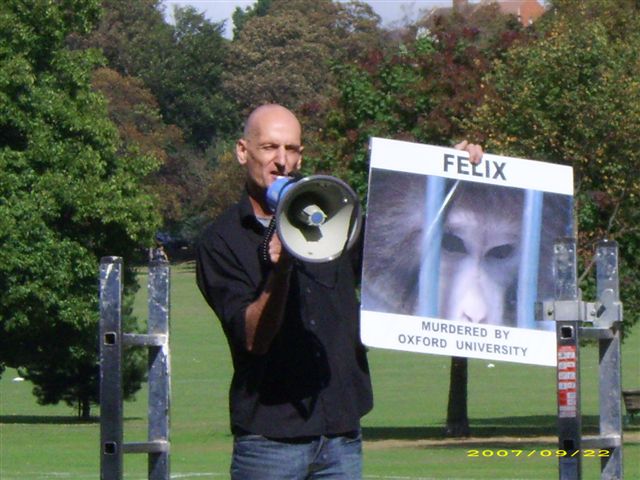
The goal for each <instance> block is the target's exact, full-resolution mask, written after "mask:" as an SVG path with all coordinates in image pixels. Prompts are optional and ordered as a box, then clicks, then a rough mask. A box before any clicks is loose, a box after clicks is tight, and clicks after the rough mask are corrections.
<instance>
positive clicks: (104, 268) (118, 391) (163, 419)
mask: <svg viewBox="0 0 640 480" xmlns="http://www.w3.org/2000/svg"><path fill="white" fill-rule="evenodd" d="M121 271H122V259H120V258H118V257H105V258H104V259H103V260H102V262H101V265H100V338H101V343H100V345H101V347H100V404H101V415H100V432H101V445H102V452H101V463H100V472H101V477H100V478H101V479H103V480H121V479H122V475H123V454H125V453H145V454H148V458H149V464H148V478H149V480H169V478H170V468H169V454H170V442H169V407H170V398H171V386H170V379H171V370H170V354H169V291H170V285H169V277H170V270H169V263H168V262H167V261H166V259H164V258H161V257H158V258H154V259H153V260H151V262H150V263H149V281H148V292H149V294H148V295H149V298H148V307H149V313H148V321H147V333H146V334H138V333H123V332H122V331H121V328H122V327H121V296H122V294H121V292H122V278H121ZM125 345H127V346H135V347H145V348H148V351H149V360H148V387H149V399H148V421H149V425H148V440H147V441H145V442H135V443H123V441H122V439H123V408H122V347H123V346H125Z"/></svg>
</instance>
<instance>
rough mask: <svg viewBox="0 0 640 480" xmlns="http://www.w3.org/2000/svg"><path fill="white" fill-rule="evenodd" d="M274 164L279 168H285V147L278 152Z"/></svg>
mask: <svg viewBox="0 0 640 480" xmlns="http://www.w3.org/2000/svg"><path fill="white" fill-rule="evenodd" d="M274 162H275V163H276V165H278V166H279V167H284V166H285V165H286V164H287V150H286V149H285V148H284V146H280V147H279V148H278V149H277V150H276V156H275V158H274Z"/></svg>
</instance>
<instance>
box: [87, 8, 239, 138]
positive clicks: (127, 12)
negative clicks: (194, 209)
mask: <svg viewBox="0 0 640 480" xmlns="http://www.w3.org/2000/svg"><path fill="white" fill-rule="evenodd" d="M103 6H104V11H105V14H104V16H103V17H102V20H101V22H100V24H99V25H98V28H97V29H96V30H95V32H93V33H92V34H91V36H90V37H89V38H88V39H87V40H82V41H81V40H78V39H76V42H75V43H76V44H78V45H81V46H83V47H87V46H91V47H96V48H100V49H102V51H103V52H104V54H105V56H106V58H107V63H108V66H109V67H110V68H112V69H113V70H116V71H117V72H118V73H120V74H121V75H123V76H133V77H138V78H140V79H142V81H143V82H144V85H145V86H146V87H147V88H148V89H150V90H151V93H152V94H153V95H154V96H155V98H156V99H157V101H158V104H159V107H160V111H161V113H162V117H163V119H164V121H165V123H167V124H169V125H176V126H177V127H179V128H180V129H181V130H182V132H183V134H184V138H185V141H186V142H187V143H188V144H190V145H192V146H193V147H196V148H198V149H200V150H202V151H204V150H205V149H206V148H208V147H209V146H210V145H211V144H212V143H213V142H214V141H215V138H216V137H218V136H220V135H225V134H227V133H228V132H229V131H230V130H233V129H234V128H235V126H236V125H237V123H238V121H239V119H238V117H237V112H236V110H235V106H234V105H233V103H232V102H230V100H229V99H228V98H226V97H225V96H223V95H222V90H221V88H222V87H221V85H222V83H221V82H222V80H221V75H222V71H223V69H224V59H225V56H226V47H227V43H228V42H227V41H226V40H225V39H224V38H223V36H222V32H223V27H224V25H223V23H213V22H210V21H209V20H207V19H206V18H205V17H204V15H203V14H201V13H197V12H196V10H195V9H193V8H192V7H186V8H180V7H176V8H175V9H174V18H175V25H169V24H167V23H166V22H165V21H164V16H163V12H162V8H163V7H162V3H161V2H160V1H159V0H134V1H129V0H126V1H125V0H105V1H104V2H103Z"/></svg>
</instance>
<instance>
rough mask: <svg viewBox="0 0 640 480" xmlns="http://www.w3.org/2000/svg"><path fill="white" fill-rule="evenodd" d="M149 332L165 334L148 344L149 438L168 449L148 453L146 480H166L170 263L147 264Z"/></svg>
mask: <svg viewBox="0 0 640 480" xmlns="http://www.w3.org/2000/svg"><path fill="white" fill-rule="evenodd" d="M148 288H149V320H148V325H147V328H148V333H149V335H158V336H164V337H165V341H164V342H163V343H162V345H158V346H151V347H149V441H150V442H159V443H160V444H164V445H166V447H167V448H165V449H163V451H161V452H156V453H150V454H149V480H169V448H168V446H169V401H170V397H171V384H170V377H171V372H170V370H169V368H170V359H169V342H168V340H169V289H170V287H169V263H168V262H167V261H165V260H154V261H152V262H151V264H150V265H149V286H148Z"/></svg>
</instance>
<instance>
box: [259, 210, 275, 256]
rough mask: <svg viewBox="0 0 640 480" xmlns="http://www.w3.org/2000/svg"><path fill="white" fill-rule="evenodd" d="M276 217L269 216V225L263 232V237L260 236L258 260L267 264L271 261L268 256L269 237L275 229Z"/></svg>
mask: <svg viewBox="0 0 640 480" xmlns="http://www.w3.org/2000/svg"><path fill="white" fill-rule="evenodd" d="M276 227H277V225H276V217H275V216H273V217H271V221H270V222H269V226H268V227H267V230H266V231H265V232H264V237H263V238H262V243H261V244H260V260H261V261H262V262H263V263H264V264H265V265H269V264H270V263H271V257H270V256H269V243H271V238H272V237H273V234H274V233H275V231H276Z"/></svg>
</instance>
